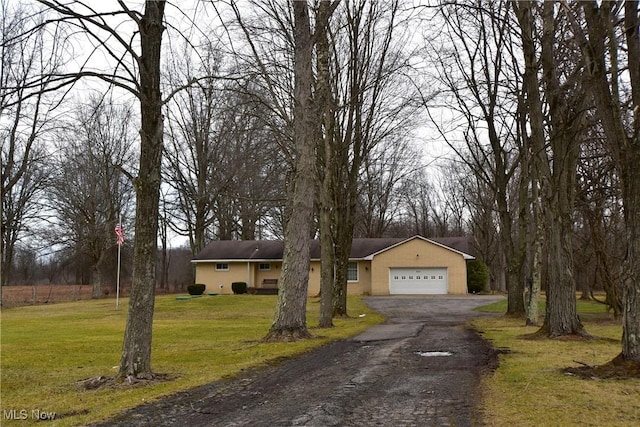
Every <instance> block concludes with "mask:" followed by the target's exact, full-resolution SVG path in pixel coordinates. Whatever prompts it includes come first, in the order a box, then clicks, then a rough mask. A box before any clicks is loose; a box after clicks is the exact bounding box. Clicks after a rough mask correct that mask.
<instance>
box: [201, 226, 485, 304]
mask: <svg viewBox="0 0 640 427" xmlns="http://www.w3.org/2000/svg"><path fill="white" fill-rule="evenodd" d="M310 246H311V247H310V251H309V252H310V254H309V255H310V265H309V283H308V288H307V292H308V294H309V295H310V296H311V295H318V293H319V292H320V281H321V278H320V271H321V260H320V253H321V251H320V242H319V241H318V240H312V241H311V242H310ZM283 253H284V242H283V241H281V240H279V241H275V240H274V241H268V240H246V241H232V240H227V241H225V240H222V241H213V242H211V243H209V244H208V245H207V247H206V248H204V249H203V250H202V251H201V252H200V253H199V254H198V255H197V256H196V258H195V259H194V260H193V261H192V262H193V263H194V264H195V265H196V283H203V284H205V285H206V286H207V291H209V292H216V293H231V292H232V288H231V285H232V283H233V282H245V283H247V285H248V286H249V287H251V288H255V289H256V290H258V289H260V288H261V287H265V284H266V282H267V281H269V282H274V281H275V282H277V281H278V278H279V277H280V275H281V273H282V261H283V259H282V257H283ZM470 259H473V256H471V255H469V254H467V253H466V252H462V251H460V250H458V249H454V247H453V246H448V245H446V244H445V243H444V242H442V243H441V242H438V241H436V240H430V239H427V238H424V237H422V236H414V237H410V238H406V239H404V238H372V239H368V238H367V239H353V241H352V245H351V253H350V255H349V264H348V269H347V293H348V294H351V295H420V294H422V295H446V294H452V295H464V294H466V293H467V265H466V262H467V260H470Z"/></svg>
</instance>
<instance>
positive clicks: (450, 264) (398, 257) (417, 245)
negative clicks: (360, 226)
mask: <svg viewBox="0 0 640 427" xmlns="http://www.w3.org/2000/svg"><path fill="white" fill-rule="evenodd" d="M395 267H410V268H429V267H446V268H447V275H448V278H449V289H448V293H449V294H466V293H467V265H466V261H465V259H464V257H463V256H462V255H461V254H458V253H456V252H453V251H451V250H450V249H447V248H444V247H441V246H438V245H436V244H434V243H430V242H427V241H425V240H422V239H412V240H409V241H407V242H404V243H402V244H400V245H398V246H395V247H392V248H390V249H387V250H385V251H383V252H380V253H378V254H376V255H375V256H374V257H373V261H372V262H371V295H389V280H390V277H389V275H390V270H391V268H395Z"/></svg>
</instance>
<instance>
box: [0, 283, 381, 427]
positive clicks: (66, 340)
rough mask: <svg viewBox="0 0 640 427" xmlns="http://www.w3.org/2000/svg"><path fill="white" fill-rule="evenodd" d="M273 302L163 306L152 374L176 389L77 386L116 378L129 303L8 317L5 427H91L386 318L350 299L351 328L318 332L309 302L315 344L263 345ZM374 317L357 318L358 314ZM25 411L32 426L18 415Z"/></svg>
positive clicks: (31, 310)
mask: <svg viewBox="0 0 640 427" xmlns="http://www.w3.org/2000/svg"><path fill="white" fill-rule="evenodd" d="M275 303H276V297H275V296H255V295H228V296H215V297H210V296H207V297H202V298H194V299H190V300H184V301H178V300H176V299H175V296H163V297H158V298H156V305H155V316H154V329H153V351H152V367H153V369H154V371H155V372H157V373H165V374H169V375H171V377H173V378H174V379H173V380H171V381H166V382H162V383H156V384H154V385H150V386H145V387H133V388H130V387H120V388H102V389H98V390H84V389H83V388H81V387H80V386H79V384H78V382H79V381H81V380H83V379H87V378H90V377H96V376H100V375H102V376H113V375H115V374H116V373H117V365H118V363H119V359H120V352H121V350H122V339H123V335H124V327H125V322H126V315H127V313H126V312H127V304H128V301H127V300H126V299H125V300H122V301H121V305H120V310H118V311H116V310H115V304H114V301H113V300H96V301H82V302H73V303H63V304H55V305H47V306H44V305H43V306H30V307H19V308H12V309H3V310H2V314H1V316H2V317H1V322H2V323H1V328H0V332H1V346H0V355H1V359H0V367H1V368H2V372H1V375H0V379H1V383H0V391H1V394H0V398H1V399H0V425H2V426H11V425H20V426H26V425H31V424H35V423H37V421H36V420H35V419H33V417H32V411H33V410H41V411H45V412H55V413H56V420H55V421H54V422H53V423H50V424H48V425H59V426H75V425H86V424H88V423H91V422H95V421H98V420H102V419H105V418H108V417H109V416H112V415H114V414H116V413H118V412H120V411H122V410H124V409H127V408H130V407H134V406H137V405H139V404H142V403H145V402H148V401H151V400H155V399H158V398H159V397H162V396H165V395H168V394H171V393H175V392H177V391H180V390H185V389H188V388H191V387H195V386H198V385H202V384H206V383H208V382H212V381H215V380H218V379H221V378H224V377H228V376H232V375H235V374H237V373H238V372H240V371H241V370H242V369H244V368H247V367H251V366H259V365H262V364H264V363H268V362H269V361H272V360H275V359H278V358H281V357H287V356H292V355H296V354H300V353H302V352H305V351H308V350H310V349H311V348H314V347H318V346H321V345H323V344H326V343H328V342H330V341H334V340H338V339H341V338H345V337H349V336H353V335H356V334H357V333H359V332H361V331H363V330H365V329H366V328H368V327H370V326H371V325H373V324H376V323H379V322H381V321H382V320H383V319H382V317H381V316H379V315H377V314H375V313H373V312H372V311H371V310H369V309H368V308H367V307H366V306H365V305H364V303H362V301H361V300H360V298H356V297H350V298H349V311H350V313H351V314H352V315H353V316H354V317H353V318H352V319H347V320H342V319H338V320H335V321H334V323H335V325H336V327H335V328H331V329H317V328H315V327H314V326H315V325H316V324H317V319H318V311H319V304H318V300H317V299H309V301H308V304H307V307H308V317H307V322H308V325H309V328H310V332H311V333H312V334H314V335H316V336H317V338H315V339H312V340H306V341H300V342H295V343H286V344H285V343H273V344H266V343H261V342H259V340H260V338H262V337H263V336H264V335H265V334H266V333H267V331H268V329H269V327H270V325H271V323H272V321H273V313H274V308H275ZM361 313H365V314H367V315H366V316H365V317H358V315H359V314H361ZM12 410H15V411H17V412H16V415H17V416H18V417H19V416H20V415H21V413H20V411H22V410H25V411H27V412H26V414H27V419H26V420H24V421H15V420H9V419H8V418H10V411H12Z"/></svg>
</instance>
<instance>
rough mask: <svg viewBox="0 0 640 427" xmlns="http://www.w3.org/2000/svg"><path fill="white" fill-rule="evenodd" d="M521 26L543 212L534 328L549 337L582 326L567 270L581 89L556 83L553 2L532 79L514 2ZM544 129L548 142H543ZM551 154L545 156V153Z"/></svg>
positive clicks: (525, 13) (527, 16)
mask: <svg viewBox="0 0 640 427" xmlns="http://www.w3.org/2000/svg"><path fill="white" fill-rule="evenodd" d="M513 5H514V9H515V10H516V15H517V17H518V22H519V24H520V27H521V32H522V42H523V52H524V57H525V75H524V83H525V88H526V92H527V99H528V108H529V117H530V120H531V140H532V144H533V147H534V152H535V153H536V154H537V155H536V160H537V161H536V162H535V166H536V168H537V173H538V174H539V178H540V182H541V187H542V188H541V195H542V197H541V203H542V206H541V208H542V210H543V212H544V226H545V231H544V236H545V241H544V245H545V253H546V258H545V259H544V262H545V267H546V270H545V271H546V275H545V277H546V278H547V279H548V282H547V308H546V310H547V311H546V314H547V315H546V317H545V320H544V324H543V325H542V327H541V329H540V331H539V333H541V334H543V335H547V336H551V337H555V336H562V335H573V334H578V335H584V334H586V332H585V331H584V328H583V326H582V324H581V322H580V320H579V318H578V315H577V310H576V295H575V292H576V285H575V277H574V274H573V268H574V266H573V241H572V225H573V221H572V213H573V208H574V199H575V187H576V168H577V159H578V155H577V153H578V147H577V141H578V140H579V138H580V136H581V135H580V132H581V130H582V126H583V125H582V121H583V117H584V111H585V110H586V109H584V108H582V107H583V105H582V104H583V99H582V94H581V93H579V92H580V91H579V86H577V85H576V83H575V82H574V81H567V82H564V83H563V85H562V86H561V84H560V79H559V76H558V71H557V69H556V67H557V63H556V58H555V50H556V45H555V43H556V39H555V33H556V28H555V24H556V21H555V15H554V7H555V6H554V3H551V2H546V3H544V4H542V5H541V7H542V37H541V49H540V58H539V62H540V64H541V66H542V78H541V80H539V79H538V77H537V76H538V72H537V71H538V61H537V60H536V49H535V44H534V40H535V39H536V37H534V33H535V26H534V16H533V4H532V2H518V4H516V2H514V4H513ZM541 88H543V90H544V93H545V95H546V99H547V103H548V109H549V113H548V117H549V121H548V122H547V123H545V121H544V114H543V108H542V101H541V98H540V93H539V92H540V90H541ZM545 135H548V138H549V144H548V146H547V145H545V144H544V138H545ZM546 153H549V154H550V155H552V156H553V157H552V158H550V157H547V156H548V155H549V154H546Z"/></svg>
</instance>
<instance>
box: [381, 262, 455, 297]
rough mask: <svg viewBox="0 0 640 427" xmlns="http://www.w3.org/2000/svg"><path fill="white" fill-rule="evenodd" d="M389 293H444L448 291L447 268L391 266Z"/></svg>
mask: <svg viewBox="0 0 640 427" xmlns="http://www.w3.org/2000/svg"><path fill="white" fill-rule="evenodd" d="M389 272H390V275H389V293H390V294H391V295H446V294H447V293H449V283H448V280H447V268H446V267H444V268H391V269H390V270H389Z"/></svg>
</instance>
